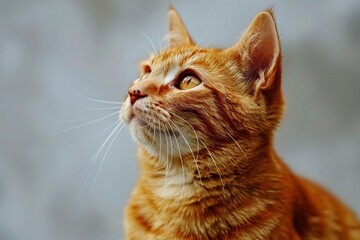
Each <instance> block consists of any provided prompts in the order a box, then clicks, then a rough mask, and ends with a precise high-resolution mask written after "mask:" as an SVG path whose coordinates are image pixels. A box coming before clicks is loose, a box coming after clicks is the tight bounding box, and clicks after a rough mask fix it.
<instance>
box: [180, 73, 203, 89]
mask: <svg viewBox="0 0 360 240" xmlns="http://www.w3.org/2000/svg"><path fill="white" fill-rule="evenodd" d="M200 83H201V81H200V79H199V78H198V77H196V76H195V75H186V76H185V77H184V78H182V79H181V80H180V82H179V83H178V84H177V88H179V89H181V90H187V89H190V88H194V87H196V86H197V85H199V84H200Z"/></svg>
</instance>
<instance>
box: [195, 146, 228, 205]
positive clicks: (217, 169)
mask: <svg viewBox="0 0 360 240" xmlns="http://www.w3.org/2000/svg"><path fill="white" fill-rule="evenodd" d="M200 141H201V143H202V144H203V145H204V147H205V148H206V150H207V151H208V153H209V155H210V158H211V160H212V161H213V163H214V165H215V168H216V171H217V173H218V175H219V177H220V182H221V186H222V189H223V195H224V198H225V186H224V182H223V179H222V176H221V171H220V169H219V168H218V166H217V164H216V162H215V159H214V158H213V156H212V154H211V152H210V151H209V149H208V147H207V146H206V144H205V143H204V142H203V141H202V140H200Z"/></svg>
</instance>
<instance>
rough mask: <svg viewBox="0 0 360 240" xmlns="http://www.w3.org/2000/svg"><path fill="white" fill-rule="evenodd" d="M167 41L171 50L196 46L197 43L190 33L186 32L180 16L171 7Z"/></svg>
mask: <svg viewBox="0 0 360 240" xmlns="http://www.w3.org/2000/svg"><path fill="white" fill-rule="evenodd" d="M167 39H168V43H169V47H170V48H173V47H181V46H189V45H195V42H194V41H193V40H192V39H191V37H190V35H189V33H188V31H187V30H186V27H185V25H184V22H183V21H182V19H181V17H180V15H179V14H178V13H177V11H176V10H175V9H174V8H173V7H171V6H170V8H169V11H168V34H167Z"/></svg>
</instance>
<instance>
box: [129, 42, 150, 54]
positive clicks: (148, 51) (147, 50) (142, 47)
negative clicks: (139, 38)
mask: <svg viewBox="0 0 360 240" xmlns="http://www.w3.org/2000/svg"><path fill="white" fill-rule="evenodd" d="M129 43H130V44H133V45H135V46H137V47H139V48H141V49H144V50H145V51H146V52H147V53H148V54H149V55H152V54H153V53H152V52H151V51H150V50H149V49H147V48H146V47H144V46H142V45H140V44H138V43H135V42H129Z"/></svg>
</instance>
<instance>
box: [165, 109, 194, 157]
mask: <svg viewBox="0 0 360 240" xmlns="http://www.w3.org/2000/svg"><path fill="white" fill-rule="evenodd" d="M170 113H171V114H173V115H174V116H176V117H178V118H180V119H181V120H183V121H184V122H185V123H187V124H188V125H189V126H190V128H191V129H192V130H193V132H194V134H195V138H196V144H197V153H196V160H198V159H199V151H200V144H199V137H198V135H197V133H196V131H195V129H194V128H193V126H192V125H191V124H190V123H189V122H188V121H186V120H185V119H184V118H182V117H181V116H179V115H177V114H176V113H174V112H170Z"/></svg>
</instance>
